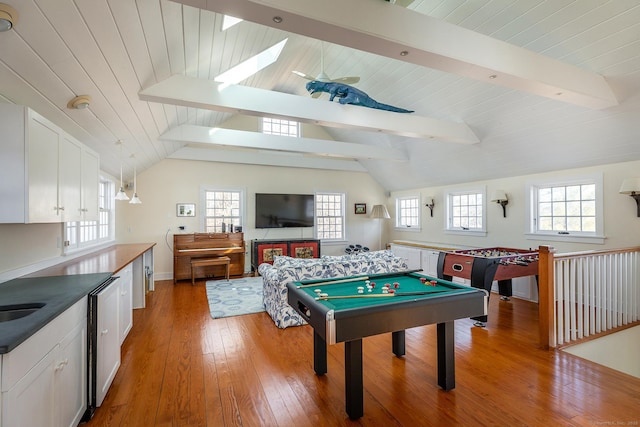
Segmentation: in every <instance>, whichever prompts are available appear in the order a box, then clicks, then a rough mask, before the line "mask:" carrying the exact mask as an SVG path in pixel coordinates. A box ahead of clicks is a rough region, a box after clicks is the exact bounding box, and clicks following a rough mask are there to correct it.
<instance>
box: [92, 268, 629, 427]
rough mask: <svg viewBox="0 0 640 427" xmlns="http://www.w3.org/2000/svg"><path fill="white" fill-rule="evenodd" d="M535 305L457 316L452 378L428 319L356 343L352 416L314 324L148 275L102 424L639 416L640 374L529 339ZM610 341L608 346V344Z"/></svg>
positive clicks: (513, 304) (608, 421)
mask: <svg viewBox="0 0 640 427" xmlns="http://www.w3.org/2000/svg"><path fill="white" fill-rule="evenodd" d="M537 326H538V325H537V305H536V304H533V303H529V302H525V301H521V300H517V299H514V300H512V301H510V302H505V301H500V300H499V298H495V297H494V298H491V301H490V310H489V323H488V326H487V328H476V327H474V326H473V325H472V321H470V320H468V319H463V320H459V321H456V332H455V333H456V388H455V389H454V390H452V391H450V392H445V391H443V390H441V389H440V388H439V387H438V386H437V378H436V351H435V349H436V332H435V326H434V325H430V326H425V327H421V328H414V329H410V330H408V331H407V334H406V340H407V354H406V356H404V357H402V358H397V357H395V356H393V353H392V352H391V335H390V334H384V335H380V336H376V337H370V338H366V339H364V340H363V355H364V387H365V390H364V399H365V400H364V412H365V415H364V417H362V418H361V419H359V420H356V421H352V420H349V418H348V416H347V415H346V413H345V409H344V407H345V401H344V345H342V344H337V345H334V346H330V347H329V353H328V373H327V374H326V375H324V376H316V375H315V373H314V371H313V354H312V343H313V340H312V332H313V331H312V329H311V327H309V326H302V327H294V328H287V329H284V330H283V329H278V328H277V327H276V326H275V325H274V323H273V321H272V320H271V318H270V317H269V316H268V315H267V314H266V313H257V314H251V315H245V316H239V317H231V318H225V319H212V318H211V317H210V315H209V309H208V304H207V298H206V295H205V289H204V281H197V282H196V286H192V285H191V283H189V282H188V281H182V282H178V284H177V285H175V286H174V285H173V282H172V281H158V282H156V290H155V292H152V293H150V294H149V295H148V296H147V308H145V309H141V310H135V311H134V326H133V329H132V330H131V332H130V334H129V336H128V337H127V339H126V341H125V343H124V345H123V348H122V365H121V367H120V370H119V371H118V374H117V376H116V378H115V380H114V383H113V385H112V387H111V389H110V390H109V393H108V394H107V397H106V399H105V401H104V403H103V404H102V406H101V407H100V408H98V410H97V411H96V413H95V416H94V418H93V419H92V420H91V421H89V422H88V423H87V424H85V425H86V426H88V427H97V426H136V427H137V426H145V427H146V426H163V427H164V426H215V427H218V426H314V427H317V426H351V425H360V426H411V427H413V426H455V425H460V426H472V425H473V426H543V425H544V426H548V425H562V426H595V425H625V426H629V425H635V426H637V425H639V424H640V379H637V378H634V377H632V376H629V375H626V374H623V373H619V372H617V371H615V370H612V369H610V368H606V367H603V366H600V365H597V364H594V363H591V362H587V361H585V360H583V359H580V358H578V357H576V356H573V355H570V354H567V353H564V352H561V351H545V350H541V349H539V348H538V347H537V339H538V329H537ZM612 351H615V349H612Z"/></svg>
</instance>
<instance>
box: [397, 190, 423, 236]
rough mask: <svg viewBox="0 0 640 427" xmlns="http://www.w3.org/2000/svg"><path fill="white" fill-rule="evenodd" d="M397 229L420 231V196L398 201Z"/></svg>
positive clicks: (401, 198)
mask: <svg viewBox="0 0 640 427" xmlns="http://www.w3.org/2000/svg"><path fill="white" fill-rule="evenodd" d="M396 228H401V229H411V230H414V231H419V230H420V196H419V195H418V196H416V195H411V196H404V197H398V198H397V199H396Z"/></svg>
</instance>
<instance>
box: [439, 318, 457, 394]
mask: <svg viewBox="0 0 640 427" xmlns="http://www.w3.org/2000/svg"><path fill="white" fill-rule="evenodd" d="M454 330H455V326H454V323H453V321H450V322H444V323H438V325H437V332H438V338H437V340H438V385H439V386H440V387H442V389H443V390H452V389H454V388H455V387H456V365H455V353H454V351H455V339H454V336H453V332H454Z"/></svg>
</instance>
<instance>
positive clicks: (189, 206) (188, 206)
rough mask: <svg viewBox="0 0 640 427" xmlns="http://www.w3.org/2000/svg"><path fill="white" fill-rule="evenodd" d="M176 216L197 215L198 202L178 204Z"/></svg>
mask: <svg viewBox="0 0 640 427" xmlns="http://www.w3.org/2000/svg"><path fill="white" fill-rule="evenodd" d="M176 216H196V204H195V203H178V204H176Z"/></svg>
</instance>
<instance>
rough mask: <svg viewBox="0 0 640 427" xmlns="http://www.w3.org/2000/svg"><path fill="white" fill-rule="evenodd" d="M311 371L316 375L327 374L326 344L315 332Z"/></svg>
mask: <svg viewBox="0 0 640 427" xmlns="http://www.w3.org/2000/svg"><path fill="white" fill-rule="evenodd" d="M313 370H314V371H316V374H317V375H324V374H326V373H327V342H326V341H325V340H324V338H322V337H321V336H320V335H318V333H317V332H315V330H314V332H313Z"/></svg>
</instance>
